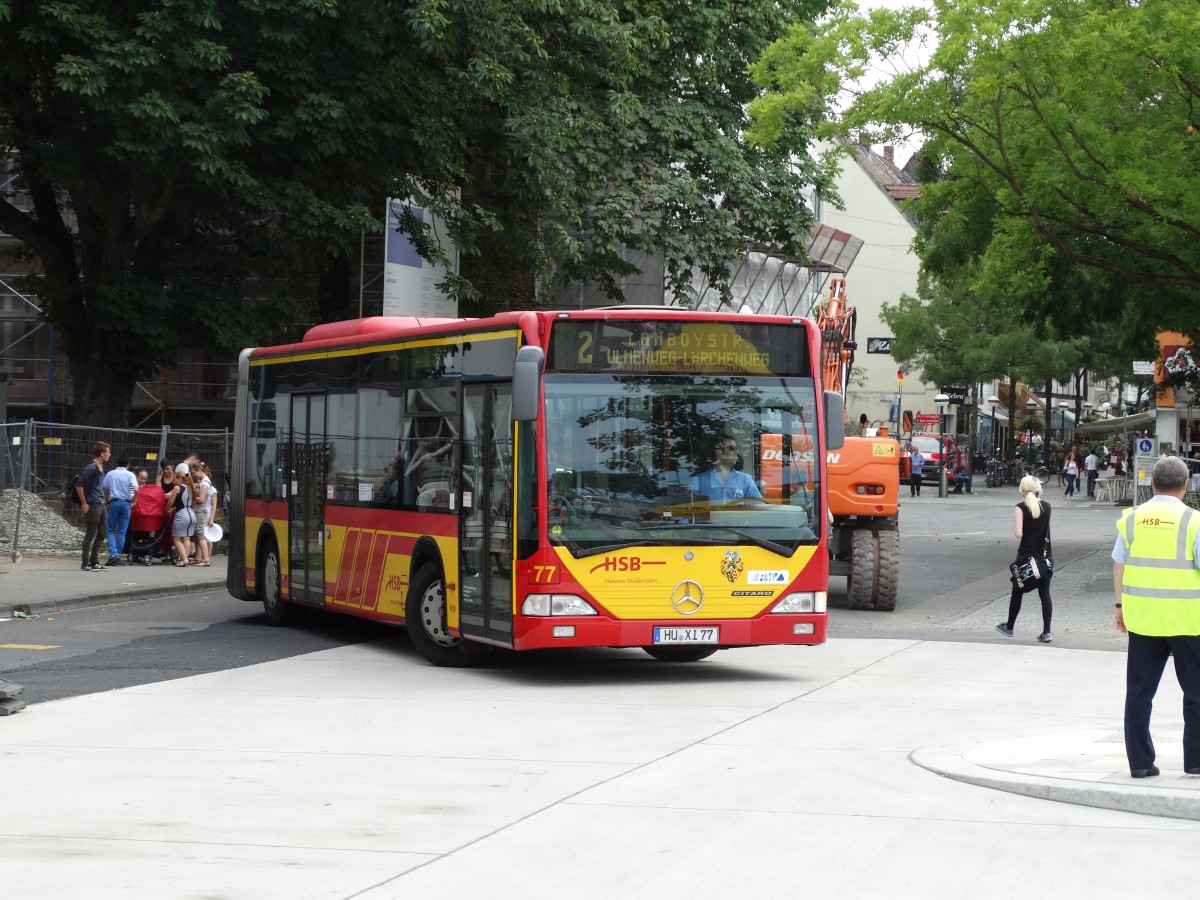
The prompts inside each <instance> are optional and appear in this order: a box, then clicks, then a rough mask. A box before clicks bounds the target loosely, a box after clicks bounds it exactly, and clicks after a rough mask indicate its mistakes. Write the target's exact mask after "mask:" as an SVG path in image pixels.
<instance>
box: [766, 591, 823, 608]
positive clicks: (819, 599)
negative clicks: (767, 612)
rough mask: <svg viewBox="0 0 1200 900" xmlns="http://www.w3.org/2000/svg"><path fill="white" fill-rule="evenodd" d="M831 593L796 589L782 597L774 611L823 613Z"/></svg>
mask: <svg viewBox="0 0 1200 900" xmlns="http://www.w3.org/2000/svg"><path fill="white" fill-rule="evenodd" d="M828 596H829V594H828V593H827V592H826V591H796V592H795V593H793V594H788V595H787V596H785V597H783V598H782V599H780V601H779V602H778V603H776V604H775V606H774V607H773V608H772V609H771V612H772V613H793V614H795V613H823V612H825V605H826V603H827V600H828Z"/></svg>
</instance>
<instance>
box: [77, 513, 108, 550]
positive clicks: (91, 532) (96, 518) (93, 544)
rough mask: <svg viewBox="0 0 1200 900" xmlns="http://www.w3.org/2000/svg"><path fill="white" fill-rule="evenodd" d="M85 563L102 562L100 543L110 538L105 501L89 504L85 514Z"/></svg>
mask: <svg viewBox="0 0 1200 900" xmlns="http://www.w3.org/2000/svg"><path fill="white" fill-rule="evenodd" d="M83 525H84V528H85V529H86V530H85V531H84V533H83V564H84V565H85V566H90V565H93V564H95V563H98V562H100V545H101V544H102V543H104V541H106V540H107V538H108V507H107V506H105V505H104V504H103V503H90V504H88V511H87V512H85V513H84V514H83Z"/></svg>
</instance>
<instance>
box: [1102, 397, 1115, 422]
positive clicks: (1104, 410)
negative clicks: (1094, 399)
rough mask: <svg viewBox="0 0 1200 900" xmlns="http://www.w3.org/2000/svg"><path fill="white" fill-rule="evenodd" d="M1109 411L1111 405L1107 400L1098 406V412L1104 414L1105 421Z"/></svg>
mask: <svg viewBox="0 0 1200 900" xmlns="http://www.w3.org/2000/svg"><path fill="white" fill-rule="evenodd" d="M1110 409H1112V404H1111V403H1109V402H1108V401H1107V400H1105V401H1104V402H1103V403H1101V404H1100V411H1101V412H1102V413H1104V418H1106V419H1107V418H1108V411H1109V410H1110Z"/></svg>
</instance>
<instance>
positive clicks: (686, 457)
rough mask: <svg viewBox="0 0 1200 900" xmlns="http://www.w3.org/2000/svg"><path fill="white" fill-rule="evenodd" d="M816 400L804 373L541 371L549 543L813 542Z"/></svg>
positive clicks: (600, 546)
mask: <svg viewBox="0 0 1200 900" xmlns="http://www.w3.org/2000/svg"><path fill="white" fill-rule="evenodd" d="M816 399H817V397H816V388H815V384H814V382H813V381H812V380H811V379H804V378H791V377H779V376H767V377H764V376H754V375H741V376H731V375H728V374H721V375H655V374H637V375H632V374H624V375H605V374H560V373H552V374H547V376H546V379H545V400H546V446H547V459H546V460H545V463H546V469H545V471H546V477H547V505H548V510H547V523H548V530H549V536H550V540H551V542H553V543H558V544H561V545H563V546H565V547H566V548H568V549H569V550H570V552H571V553H572V554H574V555H575V556H576V557H581V556H588V555H592V554H596V553H606V552H612V551H614V550H618V549H621V548H624V547H632V546H647V545H661V544H678V545H684V544H718V545H730V546H737V545H745V544H754V545H757V546H760V547H765V548H767V549H770V550H771V551H773V552H775V553H778V554H779V555H781V556H784V557H789V556H791V554H792V553H793V552H795V550H796V548H797V547H799V546H802V545H806V544H807V545H813V544H816V543H817V540H818V535H819V533H820V530H821V524H820V523H821V521H822V518H821V517H822V515H823V513H822V511H821V508H820V503H819V499H818V498H819V497H820V485H819V484H818V483H817V478H818V477H819V473H820V467H819V466H817V465H816V464H815V462H816V460H815V459H814V455H813V448H814V447H815V446H817V441H818V437H819V436H818V435H817V433H816V415H815V403H816Z"/></svg>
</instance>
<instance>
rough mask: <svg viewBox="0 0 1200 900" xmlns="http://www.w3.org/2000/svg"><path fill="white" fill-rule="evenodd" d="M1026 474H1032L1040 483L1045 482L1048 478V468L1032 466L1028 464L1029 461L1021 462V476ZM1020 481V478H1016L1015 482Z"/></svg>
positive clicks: (1018, 482)
mask: <svg viewBox="0 0 1200 900" xmlns="http://www.w3.org/2000/svg"><path fill="white" fill-rule="evenodd" d="M1026 475H1032V476H1033V477H1034V478H1036V479H1037V480H1038V481H1040V482H1041V483H1042V484H1045V483H1046V482H1047V481H1049V480H1050V470H1049V469H1047V468H1046V467H1045V466H1034V465H1030V464H1029V463H1021V477H1022V478H1024V477H1025V476H1026ZM1020 483H1021V480H1020V479H1017V484H1020Z"/></svg>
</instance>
